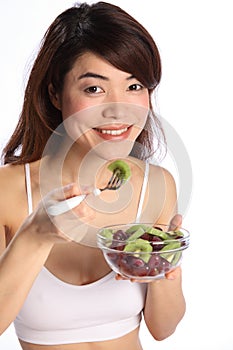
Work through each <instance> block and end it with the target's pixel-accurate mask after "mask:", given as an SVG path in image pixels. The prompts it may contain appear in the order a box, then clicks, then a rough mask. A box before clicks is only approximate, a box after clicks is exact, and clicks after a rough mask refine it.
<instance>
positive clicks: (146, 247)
mask: <svg viewBox="0 0 233 350" xmlns="http://www.w3.org/2000/svg"><path fill="white" fill-rule="evenodd" d="M152 250H153V248H152V246H151V245H150V243H149V242H148V241H145V240H144V239H141V238H138V239H136V240H135V241H133V242H131V241H130V242H129V243H128V244H126V246H125V248H124V251H125V252H132V253H135V254H134V256H136V257H139V258H140V259H142V260H143V261H144V262H145V263H148V261H149V259H150V253H151V252H152ZM146 253H148V254H146Z"/></svg>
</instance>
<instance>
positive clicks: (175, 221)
mask: <svg viewBox="0 0 233 350" xmlns="http://www.w3.org/2000/svg"><path fill="white" fill-rule="evenodd" d="M181 225H182V215H180V214H176V215H175V216H173V218H172V219H171V221H170V224H169V231H175V230H178V229H179V228H180V227H181Z"/></svg>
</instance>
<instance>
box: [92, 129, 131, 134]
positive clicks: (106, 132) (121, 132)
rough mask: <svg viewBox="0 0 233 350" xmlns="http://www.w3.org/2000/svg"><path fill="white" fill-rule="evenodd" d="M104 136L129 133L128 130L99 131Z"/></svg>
mask: <svg viewBox="0 0 233 350" xmlns="http://www.w3.org/2000/svg"><path fill="white" fill-rule="evenodd" d="M97 130H98V131H99V132H100V133H102V134H108V135H121V134H123V133H124V132H126V131H127V128H124V129H118V130H105V129H97Z"/></svg>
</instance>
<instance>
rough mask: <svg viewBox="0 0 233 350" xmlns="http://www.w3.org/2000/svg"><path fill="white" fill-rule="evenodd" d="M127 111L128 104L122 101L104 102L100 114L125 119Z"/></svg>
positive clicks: (105, 116)
mask: <svg viewBox="0 0 233 350" xmlns="http://www.w3.org/2000/svg"><path fill="white" fill-rule="evenodd" d="M128 111H129V105H128V104H127V103H123V102H111V103H105V104H104V106H103V111H102V115H103V117H104V118H112V119H125V117H127V115H128Z"/></svg>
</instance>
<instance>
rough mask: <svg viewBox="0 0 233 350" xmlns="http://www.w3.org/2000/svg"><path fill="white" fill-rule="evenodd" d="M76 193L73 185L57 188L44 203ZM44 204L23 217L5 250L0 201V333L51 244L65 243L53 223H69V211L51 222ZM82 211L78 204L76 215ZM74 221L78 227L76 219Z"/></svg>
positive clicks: (45, 256) (25, 293) (14, 310)
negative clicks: (23, 219) (0, 249)
mask: <svg viewBox="0 0 233 350" xmlns="http://www.w3.org/2000/svg"><path fill="white" fill-rule="evenodd" d="M63 190H64V193H63ZM76 194H79V191H78V189H77V186H75V185H72V186H71V187H68V188H67V187H66V188H63V189H59V190H56V191H53V193H52V194H49V195H48V198H47V203H50V202H51V200H52V202H53V203H54V202H56V201H57V200H61V199H64V197H65V198H69V197H72V196H73V195H76ZM44 204H46V201H45V202H44V203H42V202H41V203H39V205H38V207H37V208H36V209H35V211H34V212H33V213H32V214H31V215H30V216H28V217H27V218H26V219H25V221H24V222H23V224H22V225H21V226H20V228H19V229H18V231H17V233H16V234H15V236H14V237H13V239H12V240H11V242H10V244H9V245H8V247H7V248H6V249H5V250H4V245H5V234H6V229H5V226H6V224H5V222H6V221H7V220H6V219H4V215H3V211H4V203H2V202H1V203H0V209H2V211H1V210H0V212H1V216H0V247H2V252H0V254H1V255H0V310H1V317H0V334H1V333H3V332H4V331H5V330H6V328H7V327H8V326H9V325H10V323H11V322H12V321H13V320H14V319H15V317H16V316H17V314H18V312H19V310H20V308H21V306H22V304H23V303H24V301H25V298H26V297H27V294H28V292H29V291H30V289H31V286H32V284H33V282H34V280H35V279H36V277H37V275H38V273H39V272H40V270H41V268H42V267H43V265H44V263H45V262H46V260H47V257H48V256H49V254H50V252H51V249H52V248H53V246H54V244H55V243H63V242H67V238H66V237H65V236H64V235H63V234H62V232H61V231H59V224H58V225H56V222H57V223H58V220H61V221H62V222H63V223H65V222H66V219H68V222H69V224H70V223H71V220H69V219H70V217H69V213H66V214H63V215H61V216H58V217H56V218H55V219H53V220H52V221H51V220H50V218H49V217H48V215H47V213H46V210H45V208H44ZM85 210H86V207H82V205H80V206H79V208H77V210H76V212H77V213H78V216H79V217H84V216H86V214H85ZM72 216H73V215H72ZM12 217H13V213H12ZM74 220H75V219H74ZM74 224H75V226H76V227H77V221H76V220H75V222H74ZM63 227H64V226H63Z"/></svg>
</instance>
